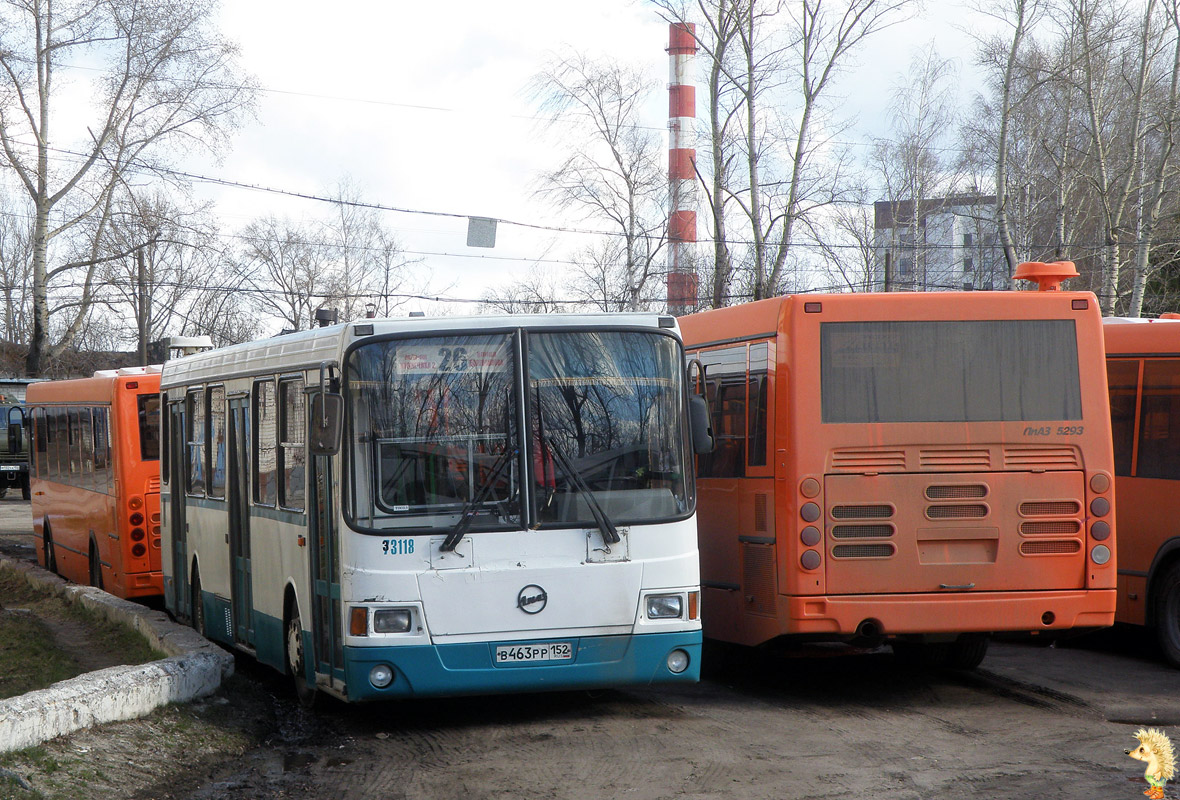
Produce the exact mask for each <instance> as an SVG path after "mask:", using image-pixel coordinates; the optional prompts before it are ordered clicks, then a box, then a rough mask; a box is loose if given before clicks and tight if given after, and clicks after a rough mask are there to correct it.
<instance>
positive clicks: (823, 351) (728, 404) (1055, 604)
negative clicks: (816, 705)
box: [681, 291, 1115, 667]
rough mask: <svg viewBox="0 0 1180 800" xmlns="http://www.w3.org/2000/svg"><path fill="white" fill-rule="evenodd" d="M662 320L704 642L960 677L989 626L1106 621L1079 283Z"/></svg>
mask: <svg viewBox="0 0 1180 800" xmlns="http://www.w3.org/2000/svg"><path fill="white" fill-rule="evenodd" d="M681 326H682V329H683V331H684V338H685V345H686V347H688V348H689V350H690V355H691V356H695V357H697V358H699V359H700V360H701V362H702V364H703V366H704V368H705V375H706V384H707V389H708V394H709V396H710V399H711V409H712V415H713V431H714V435H715V438H716V449H715V451H714V453H712V454H711V455H708V456H702V457H700V459H699V462H698V469H699V476H700V478H699V484H698V485H699V487H700V488H699V491H700V500H699V503H700V512H699V513H700V517H699V530H700V533H699V538H700V551H701V583H702V588H703V591H704V598H703V602H704V606H703V610H702V616H703V618H704V632H705V635H706V636H707V637H709V638H713V639H719V640H723V641H729V642H735V643H739V644H744V645H758V644H761V643H764V642H768V641H771V640H774V639H776V638H778V637H784V636H794V637H807V638H810V639H820V640H833V641H846V642H863V643H869V644H880V643H883V642H888V643H890V644H892V645H893V646H894V649H895V650H896V651H898V652H899V654H906V655H913V656H916V657H918V658H920V659H922V660H926V661H930V662H933V663H949V664H952V665H955V666H960V667H973V666H975V665H977V664H978V663H979V661H980V660H981V659H982V658H983V657H984V654H985V653H986V648H987V641H988V635H989V634H992V633H997V632H1001V631H1004V632H1011V631H1022V632H1034V633H1043V634H1050V633H1053V632H1061V631H1065V630H1069V629H1075V628H1082V627H1085V628H1092V627H1101V626H1107V625H1110V624H1111V623H1112V621H1113V616H1114V603H1115V598H1114V586H1115V552H1114V526H1113V518H1112V513H1111V506H1112V502H1113V495H1114V491H1113V485H1112V481H1113V474H1114V470H1113V463H1112V455H1111V444H1110V438H1109V436H1110V426H1109V422H1110V420H1109V408H1108V402H1107V395H1106V384H1105V371H1104V368H1103V362H1102V356H1101V352H1102V351H1101V337H1102V325H1101V320H1100V316H1099V310H1098V305H1097V303H1096V301H1095V299H1094V296H1093V295H1091V294H1089V293H1073V292H1061V291H1046V292H974V293H968V292H964V293H938V294H846V295H808V296H788V297H779V298H773V299H770V300H763V301H760V302H756V303H750V304H747V305H743V306H736V307H731V308H725V309H719V310H716V311H708V312H703V313H700V314H695V315H691V316H688V317H685V318H682V319H681Z"/></svg>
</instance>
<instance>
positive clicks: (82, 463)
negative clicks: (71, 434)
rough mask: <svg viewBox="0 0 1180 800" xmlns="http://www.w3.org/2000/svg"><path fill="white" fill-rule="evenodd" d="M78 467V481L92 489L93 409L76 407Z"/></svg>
mask: <svg viewBox="0 0 1180 800" xmlns="http://www.w3.org/2000/svg"><path fill="white" fill-rule="evenodd" d="M78 465H79V466H78V469H79V472H80V475H79V483H80V485H81V486H84V487H85V488H87V489H90V490H92V491H93V490H94V489H96V488H98V487H97V486H95V477H94V409H93V408H80V409H78Z"/></svg>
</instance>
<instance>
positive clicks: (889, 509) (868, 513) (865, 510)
mask: <svg viewBox="0 0 1180 800" xmlns="http://www.w3.org/2000/svg"><path fill="white" fill-rule="evenodd" d="M892 516H893V506H887V505H876V506H835V507H833V508H832V519H888V518H889V517H892Z"/></svg>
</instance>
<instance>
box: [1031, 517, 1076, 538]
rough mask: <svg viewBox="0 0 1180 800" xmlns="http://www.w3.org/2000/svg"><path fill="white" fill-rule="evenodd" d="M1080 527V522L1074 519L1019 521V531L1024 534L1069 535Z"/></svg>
mask: <svg viewBox="0 0 1180 800" xmlns="http://www.w3.org/2000/svg"><path fill="white" fill-rule="evenodd" d="M1081 529H1082V523H1080V522H1078V521H1077V520H1076V519H1062V520H1046V521H1045V522H1022V523H1020V533H1021V534H1023V535H1024V536H1069V535H1071V534H1075V533H1077V532H1078V531H1080V530H1081Z"/></svg>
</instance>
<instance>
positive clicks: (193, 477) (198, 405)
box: [184, 389, 209, 497]
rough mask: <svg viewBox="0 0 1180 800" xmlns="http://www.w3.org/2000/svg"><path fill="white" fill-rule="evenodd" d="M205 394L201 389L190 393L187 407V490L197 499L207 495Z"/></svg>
mask: <svg viewBox="0 0 1180 800" xmlns="http://www.w3.org/2000/svg"><path fill="white" fill-rule="evenodd" d="M204 394H205V393H204V391H203V390H201V389H194V390H192V391H190V392H189V393H188V396H187V405H186V407H185V425H186V427H187V428H188V430H186V431H185V436H184V438H185V442H186V443H187V447H188V459H187V464H188V476H187V478H188V481H187V486H186V490H187V492H188V494H190V495H194V496H196V497H202V496H204V494H205V459H204V457H203V456H204V449H205V437H207V436H208V435H209V434H208V431H207V430H206V429H205V428H206V426H205V398H204Z"/></svg>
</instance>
